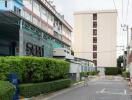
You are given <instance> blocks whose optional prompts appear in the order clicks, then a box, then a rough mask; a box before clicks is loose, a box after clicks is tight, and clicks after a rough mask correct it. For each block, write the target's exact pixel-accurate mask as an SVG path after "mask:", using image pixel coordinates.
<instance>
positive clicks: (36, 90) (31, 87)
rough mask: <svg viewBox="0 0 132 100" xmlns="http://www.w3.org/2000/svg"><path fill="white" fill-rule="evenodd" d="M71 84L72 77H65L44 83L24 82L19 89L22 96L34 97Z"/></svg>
mask: <svg viewBox="0 0 132 100" xmlns="http://www.w3.org/2000/svg"><path fill="white" fill-rule="evenodd" d="M70 84H71V80H70V79H63V80H58V81H52V82H44V83H32V84H22V85H20V86H19V89H20V95H21V96H24V97H32V96H37V95H39V94H45V93H48V92H53V91H57V90H60V89H63V88H67V87H69V86H70Z"/></svg>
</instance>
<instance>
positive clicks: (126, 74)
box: [122, 71, 130, 78]
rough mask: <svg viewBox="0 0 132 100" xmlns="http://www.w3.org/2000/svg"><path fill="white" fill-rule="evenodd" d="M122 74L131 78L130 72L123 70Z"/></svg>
mask: <svg viewBox="0 0 132 100" xmlns="http://www.w3.org/2000/svg"><path fill="white" fill-rule="evenodd" d="M122 76H123V77H124V78H130V72H128V71H124V72H122Z"/></svg>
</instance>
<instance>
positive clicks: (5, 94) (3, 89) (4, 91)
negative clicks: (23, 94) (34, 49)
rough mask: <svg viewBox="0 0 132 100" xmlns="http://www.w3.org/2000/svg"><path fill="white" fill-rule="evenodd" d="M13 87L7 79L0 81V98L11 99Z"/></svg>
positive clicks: (0, 99)
mask: <svg viewBox="0 0 132 100" xmlns="http://www.w3.org/2000/svg"><path fill="white" fill-rule="evenodd" d="M14 92H15V87H14V86H13V85H12V84H11V83H9V82H8V81H0V100H12V96H13V94H14Z"/></svg>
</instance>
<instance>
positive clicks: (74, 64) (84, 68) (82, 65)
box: [69, 57, 95, 81]
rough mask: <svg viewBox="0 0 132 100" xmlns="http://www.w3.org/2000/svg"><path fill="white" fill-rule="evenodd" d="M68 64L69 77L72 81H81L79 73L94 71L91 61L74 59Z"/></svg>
mask: <svg viewBox="0 0 132 100" xmlns="http://www.w3.org/2000/svg"><path fill="white" fill-rule="evenodd" d="M69 62H70V70H69V75H70V78H71V79H72V80H76V81H79V80H81V78H82V76H81V75H80V73H81V72H88V71H95V65H94V63H93V61H91V60H87V59H83V58H77V57H74V59H71V60H70V61H69Z"/></svg>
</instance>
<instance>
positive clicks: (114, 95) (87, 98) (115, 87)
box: [42, 76, 132, 100]
mask: <svg viewBox="0 0 132 100" xmlns="http://www.w3.org/2000/svg"><path fill="white" fill-rule="evenodd" d="M42 100H132V91H131V90H129V88H128V85H127V83H126V81H124V80H123V79H122V78H121V77H119V76H118V77H117V76H115V77H107V78H106V77H105V78H104V77H103V78H99V79H98V80H94V81H90V82H88V85H87V86H83V84H81V85H79V86H78V87H76V88H73V89H71V90H68V91H65V92H63V93H61V92H60V93H59V94H55V95H52V96H49V97H47V98H45V99H42Z"/></svg>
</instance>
